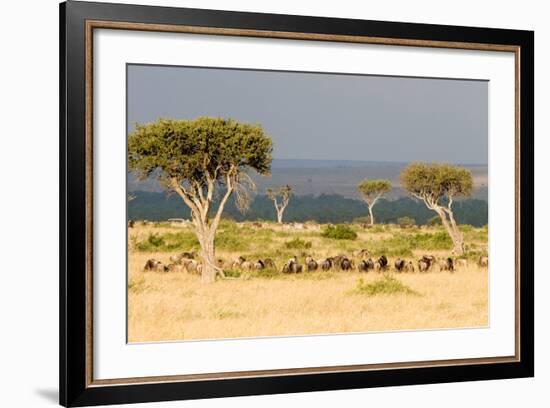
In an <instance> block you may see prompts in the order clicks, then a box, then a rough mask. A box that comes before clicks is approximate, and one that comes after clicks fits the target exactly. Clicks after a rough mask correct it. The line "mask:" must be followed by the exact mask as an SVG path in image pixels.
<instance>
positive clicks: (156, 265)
mask: <svg viewBox="0 0 550 408" xmlns="http://www.w3.org/2000/svg"><path fill="white" fill-rule="evenodd" d="M143 269H144V270H146V271H157V272H167V271H168V267H167V266H166V265H164V264H163V263H162V262H161V261H158V260H156V259H149V260H147V262H146V263H145V267H144V268H143Z"/></svg>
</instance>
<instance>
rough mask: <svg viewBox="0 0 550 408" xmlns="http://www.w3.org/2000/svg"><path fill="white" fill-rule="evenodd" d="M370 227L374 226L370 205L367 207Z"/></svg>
mask: <svg viewBox="0 0 550 408" xmlns="http://www.w3.org/2000/svg"><path fill="white" fill-rule="evenodd" d="M369 216H370V226H371V227H372V226H373V225H374V215H373V214H372V205H369Z"/></svg>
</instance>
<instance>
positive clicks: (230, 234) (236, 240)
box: [214, 230, 248, 251]
mask: <svg viewBox="0 0 550 408" xmlns="http://www.w3.org/2000/svg"><path fill="white" fill-rule="evenodd" d="M214 243H215V245H216V248H219V249H225V250H227V251H243V250H246V249H247V247H248V242H247V239H246V238H245V236H244V235H242V234H240V233H239V231H233V230H223V231H218V233H217V234H216V238H215V240H214Z"/></svg>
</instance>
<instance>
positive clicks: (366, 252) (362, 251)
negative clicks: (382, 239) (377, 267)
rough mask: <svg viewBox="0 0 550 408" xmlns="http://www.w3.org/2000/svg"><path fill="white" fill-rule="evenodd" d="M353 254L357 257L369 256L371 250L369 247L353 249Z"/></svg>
mask: <svg viewBox="0 0 550 408" xmlns="http://www.w3.org/2000/svg"><path fill="white" fill-rule="evenodd" d="M353 256H354V257H356V258H367V257H369V256H370V252H369V250H368V249H364V248H363V249H358V250H357V251H353Z"/></svg>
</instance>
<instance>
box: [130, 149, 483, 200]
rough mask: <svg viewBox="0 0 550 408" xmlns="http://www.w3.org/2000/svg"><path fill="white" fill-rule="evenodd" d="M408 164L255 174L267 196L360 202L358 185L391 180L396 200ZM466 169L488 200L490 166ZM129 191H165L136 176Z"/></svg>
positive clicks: (302, 165)
mask: <svg viewBox="0 0 550 408" xmlns="http://www.w3.org/2000/svg"><path fill="white" fill-rule="evenodd" d="M406 165H407V163H399V162H376V161H354V160H306V159H304V160H302V159H274V160H273V163H272V167H271V175H270V176H267V177H262V176H259V175H257V174H251V175H252V178H253V179H254V181H255V183H256V186H257V193H258V194H259V195H263V194H265V190H266V189H267V188H277V187H279V186H282V185H285V184H290V185H291V186H292V188H293V193H294V194H295V195H298V196H306V195H313V196H318V195H321V194H328V195H339V196H342V197H344V198H355V199H360V196H359V194H358V192H357V184H358V183H359V182H360V181H361V180H363V179H364V178H366V177H368V178H371V179H373V178H377V179H378V178H382V179H388V180H391V182H392V183H393V185H394V188H393V189H392V191H391V192H390V193H388V194H387V196H386V198H388V199H390V200H395V199H398V198H401V197H408V194H407V193H406V192H405V191H403V190H402V189H401V188H400V187H399V174H400V173H401V170H402V169H403V168H404V167H405V166H406ZM463 166H464V167H466V168H468V169H469V170H470V171H471V172H472V175H473V177H474V194H473V198H476V199H480V200H487V197H488V193H487V184H488V183H487V180H488V177H487V165H471V164H466V165H463ZM128 191H130V192H136V191H146V192H161V191H162V188H161V187H160V186H159V185H158V183H157V181H156V180H154V179H148V180H145V181H138V180H137V179H136V177H135V175H134V174H129V175H128Z"/></svg>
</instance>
